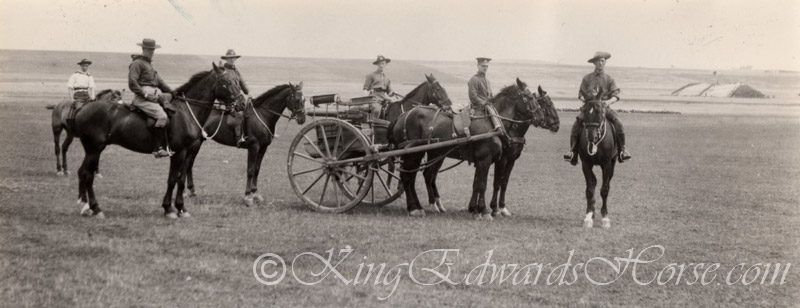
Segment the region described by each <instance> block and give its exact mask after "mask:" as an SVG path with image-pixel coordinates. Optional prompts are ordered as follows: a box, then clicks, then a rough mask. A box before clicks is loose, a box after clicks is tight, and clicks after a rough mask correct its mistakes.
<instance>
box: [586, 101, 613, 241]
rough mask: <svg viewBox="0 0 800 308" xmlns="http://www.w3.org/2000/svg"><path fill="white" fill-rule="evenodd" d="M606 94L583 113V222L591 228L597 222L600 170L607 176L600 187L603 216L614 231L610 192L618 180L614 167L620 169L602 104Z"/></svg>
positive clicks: (587, 104)
mask: <svg viewBox="0 0 800 308" xmlns="http://www.w3.org/2000/svg"><path fill="white" fill-rule="evenodd" d="M601 95H602V93H598V94H597V97H595V99H593V100H591V101H589V102H586V103H585V105H584V107H583V108H582V111H581V112H583V117H584V118H583V127H584V129H583V131H582V132H581V136H580V139H579V141H578V142H579V143H578V144H579V147H578V154H579V155H580V158H581V167H582V168H583V177H584V178H585V179H586V216H585V217H584V219H583V226H584V227H586V228H591V227H592V225H593V221H592V219H593V218H594V210H595V206H594V204H595V198H594V189H595V187H596V186H597V177H595V175H594V171H592V169H593V168H594V166H600V169H601V170H602V172H603V186H602V187H600V196H601V197H602V198H603V207H602V208H601V209H600V213H601V214H602V215H603V219H602V227H603V228H605V229H608V228H610V227H611V219H610V218H609V217H608V207H607V205H608V204H607V202H606V201H607V199H608V191H609V190H610V189H611V178H612V177H613V176H614V167H615V166H616V165H617V159H616V158H617V145H616V140H614V132H613V131H612V129H613V126H612V125H611V123H609V122H608V121H607V120H606V114H605V108H606V107H605V106H603V104H602V103H601V102H600V99H599V98H600V97H602V96H601Z"/></svg>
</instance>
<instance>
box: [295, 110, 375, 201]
mask: <svg viewBox="0 0 800 308" xmlns="http://www.w3.org/2000/svg"><path fill="white" fill-rule="evenodd" d="M371 151H372V150H371V148H370V144H369V141H367V139H366V137H364V135H363V134H362V133H361V131H360V130H358V128H356V127H355V126H353V125H352V124H350V123H347V122H344V121H341V120H337V119H321V120H317V121H314V122H313V123H311V124H309V125H307V126H306V127H303V129H301V130H300V132H299V133H298V134H297V136H295V138H294V140H293V141H292V146H291V147H290V148H289V156H288V161H287V171H288V175H289V182H290V183H291V185H292V189H293V190H294V192H295V193H296V194H297V196H298V197H300V199H301V200H303V203H305V204H306V205H308V206H310V207H311V208H312V209H314V210H315V211H320V212H332V213H341V212H344V211H347V210H349V209H352V208H353V207H355V206H356V205H358V204H359V202H360V201H361V200H362V199H364V196H366V195H367V193H369V191H370V188H371V187H370V186H369V185H362V184H363V183H372V181H373V176H374V174H375V172H374V170H373V168H369V166H370V165H372V164H373V162H365V161H356V162H350V163H346V164H337V162H341V161H342V160H345V159H351V158H358V157H360V156H364V155H366V154H367V153H371Z"/></svg>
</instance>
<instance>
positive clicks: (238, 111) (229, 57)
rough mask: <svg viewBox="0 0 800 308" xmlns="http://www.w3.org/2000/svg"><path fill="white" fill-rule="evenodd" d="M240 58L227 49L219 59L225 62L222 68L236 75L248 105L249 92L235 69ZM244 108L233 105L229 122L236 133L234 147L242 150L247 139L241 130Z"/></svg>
mask: <svg viewBox="0 0 800 308" xmlns="http://www.w3.org/2000/svg"><path fill="white" fill-rule="evenodd" d="M241 57H242V56H240V55H237V54H236V52H235V51H233V49H228V52H226V53H225V55H224V56H221V57H220V58H221V59H223V60H225V64H224V67H225V68H226V69H228V70H231V71H233V72H234V74H235V75H236V78H237V79H238V80H239V86H240V87H241V88H242V93H244V95H245V96H247V101H248V103H250V101H252V99H253V98H252V97H250V90H249V89H248V88H247V84H246V83H245V82H244V79H243V78H242V73H240V72H239V70H238V69H236V60H238V59H239V58H241ZM244 108H245V105H243V104H234V105H233V108H231V109H230V110H231V120H233V121H234V122H233V123H231V124H232V125H233V130H234V131H235V132H236V147H239V148H243V147H245V146H247V144H248V139H247V135H246V134H245V131H244V129H243V124H244Z"/></svg>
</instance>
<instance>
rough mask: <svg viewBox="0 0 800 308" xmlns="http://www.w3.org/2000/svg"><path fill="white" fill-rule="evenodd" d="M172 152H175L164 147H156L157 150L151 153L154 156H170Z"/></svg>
mask: <svg viewBox="0 0 800 308" xmlns="http://www.w3.org/2000/svg"><path fill="white" fill-rule="evenodd" d="M172 154H175V153H173V152H171V151H168V150H165V149H164V148H158V150H156V151H155V152H153V155H154V156H155V157H156V158H162V157H170V156H172Z"/></svg>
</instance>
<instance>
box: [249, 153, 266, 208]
mask: <svg viewBox="0 0 800 308" xmlns="http://www.w3.org/2000/svg"><path fill="white" fill-rule="evenodd" d="M265 154H267V146H261V147H259V149H258V156H256V160H255V165H256V172H255V174H253V184H252V185H251V188H252V190H250V195H251V196H252V197H253V201H255V202H264V197H262V196H261V194H259V193H258V175H259V173H260V172H261V164H262V163H263V162H264V155H265Z"/></svg>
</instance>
